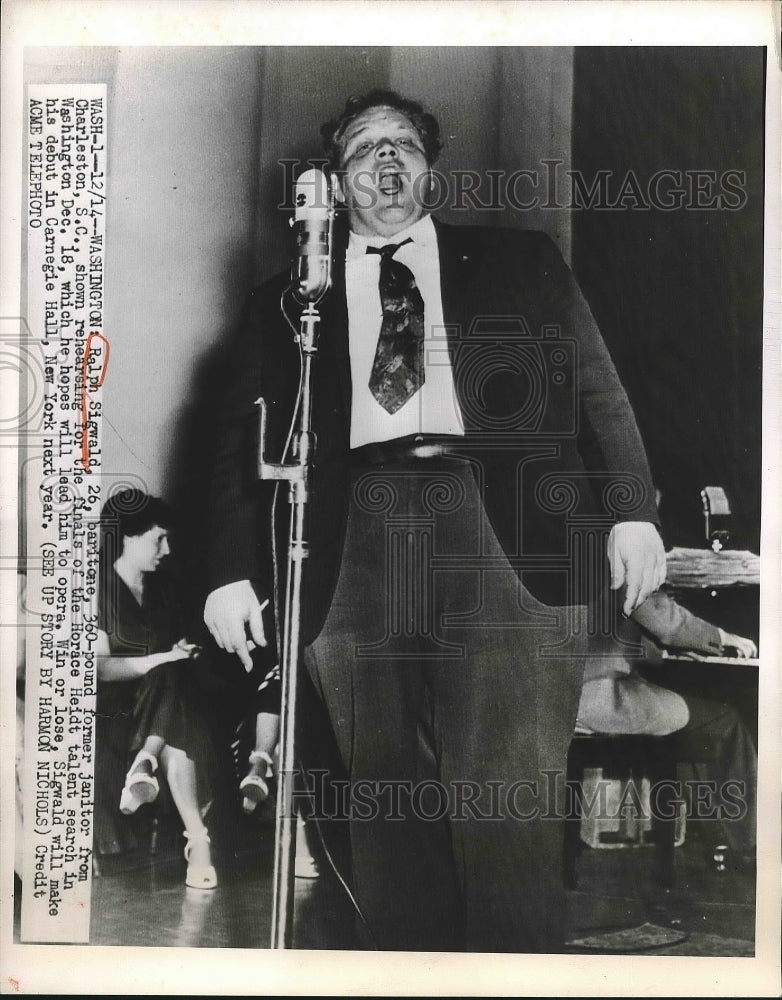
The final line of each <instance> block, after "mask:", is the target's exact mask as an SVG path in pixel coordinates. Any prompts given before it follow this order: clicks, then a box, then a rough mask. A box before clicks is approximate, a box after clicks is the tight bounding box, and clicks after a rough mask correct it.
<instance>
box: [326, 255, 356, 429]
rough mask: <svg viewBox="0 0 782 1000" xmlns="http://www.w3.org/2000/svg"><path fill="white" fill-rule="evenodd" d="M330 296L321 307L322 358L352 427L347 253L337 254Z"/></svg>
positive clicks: (348, 422)
mask: <svg viewBox="0 0 782 1000" xmlns="http://www.w3.org/2000/svg"><path fill="white" fill-rule="evenodd" d="M333 268H334V270H333V274H332V287H331V292H330V293H329V295H328V296H327V297H326V299H325V301H324V302H323V305H322V306H321V310H320V312H321V330H322V334H323V336H322V339H321V354H322V358H323V360H324V361H326V363H327V365H328V367H333V369H334V370H335V374H336V377H337V379H338V380H339V390H340V397H341V399H342V407H343V411H344V413H345V417H346V425H347V427H348V428H349V427H350V411H351V408H352V404H353V381H352V378H351V373H350V344H349V340H348V305H347V297H346V295H345V255H344V249H343V250H342V251H341V252H339V251H338V252H336V253H335V259H334V264H333Z"/></svg>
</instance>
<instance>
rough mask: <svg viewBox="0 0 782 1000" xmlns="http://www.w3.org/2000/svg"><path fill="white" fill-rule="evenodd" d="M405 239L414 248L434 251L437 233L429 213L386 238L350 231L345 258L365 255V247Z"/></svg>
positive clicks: (381, 245)
mask: <svg viewBox="0 0 782 1000" xmlns="http://www.w3.org/2000/svg"><path fill="white" fill-rule="evenodd" d="M406 239H411V240H412V241H413V243H414V245H415V247H416V248H420V249H421V250H424V249H426V250H429V251H431V250H435V251H436V249H437V233H436V231H435V228H434V223H433V222H432V217H431V215H424V216H423V217H422V218H420V219H418V221H417V222H414V223H413V224H412V226H408V227H407V229H402V230H400V232H398V233H394V235H393V236H389V237H388V238H384V237H382V236H360V235H359V234H358V233H354V232H351V234H350V239H349V240H348V249H347V254H346V259H347V260H353V259H354V258H355V257H364V256H366V252H367V247H377V248H378V249H379V248H380V247H384V246H387V245H388V244H389V243H402V242H403V241H404V240H406Z"/></svg>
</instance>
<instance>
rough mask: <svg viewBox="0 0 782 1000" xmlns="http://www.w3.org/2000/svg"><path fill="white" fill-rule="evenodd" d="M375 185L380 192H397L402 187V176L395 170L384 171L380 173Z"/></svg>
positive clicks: (390, 193) (389, 193) (392, 193)
mask: <svg viewBox="0 0 782 1000" xmlns="http://www.w3.org/2000/svg"><path fill="white" fill-rule="evenodd" d="M377 187H378V190H379V191H380V193H381V194H386V195H395V194H399V192H400V191H401V189H402V178H401V176H400V174H399V173H397V171H395V170H389V171H386V172H385V173H381V174H380V178H379V179H378V183H377Z"/></svg>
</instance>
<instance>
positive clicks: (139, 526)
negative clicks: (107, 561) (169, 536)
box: [100, 489, 174, 554]
mask: <svg viewBox="0 0 782 1000" xmlns="http://www.w3.org/2000/svg"><path fill="white" fill-rule="evenodd" d="M173 522H174V514H173V511H172V510H171V508H170V507H169V506H168V504H167V503H166V502H165V501H164V500H161V499H160V498H159V497H151V496H149V494H147V493H144V492H143V491H142V490H136V489H127V490H121V491H120V492H119V493H115V494H113V496H110V497H109V499H108V500H107V501H106V503H105V504H104V505H103V510H101V512H100V527H101V547H103V546H104V545H105V543H106V541H107V539H109V538H111V539H112V541H113V548H114V551H115V552H116V553H117V554H119V553H120V552H121V551H122V539H123V538H130V537H135V536H136V535H143V534H144V533H145V532H147V531H149V529H150V528H154V527H158V528H165V529H166V530H168V529H169V528H170V527H171V526H172V524H173Z"/></svg>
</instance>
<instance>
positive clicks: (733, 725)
mask: <svg viewBox="0 0 782 1000" xmlns="http://www.w3.org/2000/svg"><path fill="white" fill-rule="evenodd" d="M611 599H612V600H616V601H617V604H616V607H617V609H619V608H621V606H622V601H623V596H622V593H621V591H620V592H619V593H618V595H616V596H615V595H612V598H611ZM615 620H616V623H617V625H616V629H615V631H614V635H613V636H611V635H608V634H605V633H606V631H607V630H606V629H602V630H601V629H599V628H594V629H592V635H593V636H594V639H593V640H591V641H592V648H591V653H590V655H589V656H588V657H587V661H586V669H585V672H584V684H583V688H582V693H581V701H580V704H579V709H578V720H577V723H576V733H577V734H581V735H584V734H586V735H598V734H599V735H644V736H669V737H670V738H671V739H674V740H675V741H676V746H677V752H678V757H679V760H680V761H683V762H684V761H687V762H689V763H692V764H693V765H694V768H695V775H696V779H697V780H704V781H710V782H715V783H716V789H717V791H716V800H715V804H716V806H717V809H718V811H719V812H720V813H721V814H722V819H715V829H714V844H715V845H716V844H717V843H718V842H720V843H722V844H724V845H727V847H728V848H729V849H730V851H731V853H732V854H733V856H734V857H735V858H736V859H737V860H739V861H740V860H741V859H743V860H748V859H751V858H752V856H753V855H754V850H755V822H756V797H755V796H756V784H757V750H756V749H755V745H754V743H753V741H752V737H751V735H750V733H749V732H748V730H747V727H746V726H745V725H744V723H743V722H742V720H741V717H740V716H739V714H738V712H737V711H736V710H735V709H734V708H733V707H732V706H730V705H728V704H725V703H722V702H720V701H717V700H716V699H715V700H712V699H707V698H702V697H699V696H695V695H692V694H690V693H684V694H680V693H678V692H676V691H673V690H671V689H669V688H666V687H661V686H660V685H658V684H654V683H652V682H651V681H649V680H647V679H646V677H644V676H643V675H642V674H641V673H640V671H639V670H638V669H637V665H636V664H637V663H639V662H642V661H644V660H651V659H660V657H661V651H662V650H663V649H664V650H668V651H671V652H673V651H676V652H679V653H682V654H696V656H700V657H712V656H733V657H736V658H738V659H751V658H754V657H756V656H757V649H756V647H755V643H754V642H752V640H750V639H745V638H743V637H742V636H738V635H732V634H730V633H727V632H724V631H723V630H722V629H721V628H719V627H717V626H715V625H711V624H709V622H706V621H704V620H703V619H702V618H698V617H696V616H695V615H693V614H691V613H690V612H689V611H687V610H686V609H685V608H683V607H681V606H680V605H679V604H677V603H676V601H675V600H674V599H673V597H671V595H670V594H669V593H667V592H666V591H665V590H658V591H657V592H656V593H654V594H652V595H651V596H650V597H648V598H647V599H646V601H644V603H643V604H642V605H640V606H639V607H638V608H636V609H635V611H634V612H633V614H632V615H631V617H630V618H625V617H624V616H623V615H621V614H616V616H615ZM601 632H602V634H601ZM720 792H723V793H724V795H725V798H724V800H722V799H721V795H720ZM737 802H738V803H739V806H738V807H737V805H736V803H737ZM720 806H721V807H722V808H721V809H720V808H719V807H720ZM744 806H745V807H746V808H743V807H744Z"/></svg>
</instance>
